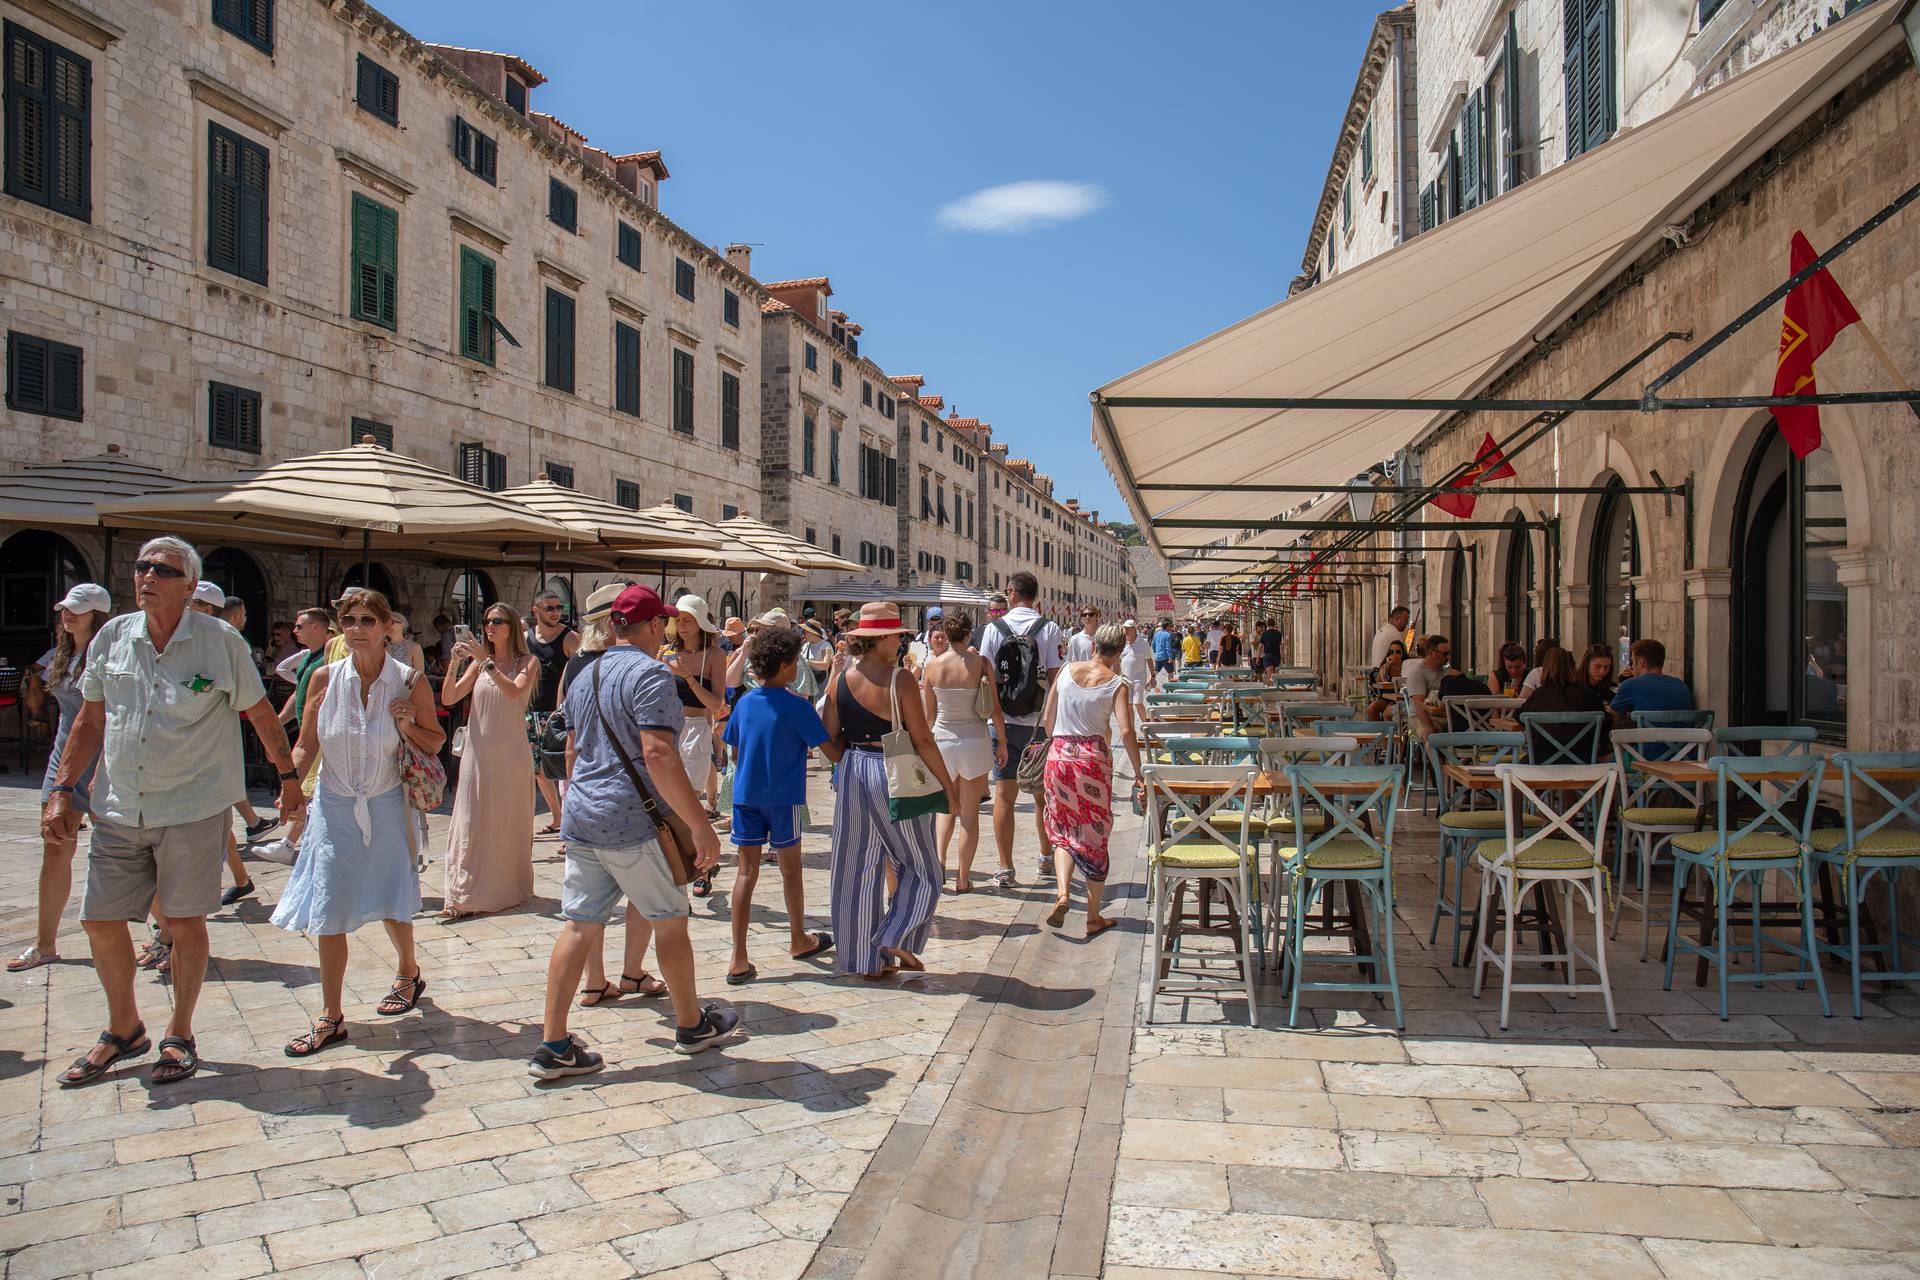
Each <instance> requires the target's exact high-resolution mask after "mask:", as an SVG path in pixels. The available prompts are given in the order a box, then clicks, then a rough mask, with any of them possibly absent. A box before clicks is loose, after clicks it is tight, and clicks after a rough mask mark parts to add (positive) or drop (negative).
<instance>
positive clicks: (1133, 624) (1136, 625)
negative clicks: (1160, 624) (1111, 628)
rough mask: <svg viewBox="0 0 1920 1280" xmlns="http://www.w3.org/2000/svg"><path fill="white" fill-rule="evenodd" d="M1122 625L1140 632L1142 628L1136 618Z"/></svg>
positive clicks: (1129, 619)
mask: <svg viewBox="0 0 1920 1280" xmlns="http://www.w3.org/2000/svg"><path fill="white" fill-rule="evenodd" d="M1120 625H1121V626H1123V627H1133V628H1134V629H1135V630H1138V629H1139V626H1140V622H1139V620H1138V619H1136V618H1128V619H1127V620H1126V621H1125V622H1123V623H1121V624H1120Z"/></svg>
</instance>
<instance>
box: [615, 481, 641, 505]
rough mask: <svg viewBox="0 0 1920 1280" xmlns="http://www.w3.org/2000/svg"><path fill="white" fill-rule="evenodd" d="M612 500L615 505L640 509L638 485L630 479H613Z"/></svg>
mask: <svg viewBox="0 0 1920 1280" xmlns="http://www.w3.org/2000/svg"><path fill="white" fill-rule="evenodd" d="M613 500H614V502H615V504H616V505H619V506H622V507H625V508H626V509H627V510H629V511H638V510H639V509H640V486H639V485H638V484H637V483H635V482H634V481H632V480H615V481H614V482H613Z"/></svg>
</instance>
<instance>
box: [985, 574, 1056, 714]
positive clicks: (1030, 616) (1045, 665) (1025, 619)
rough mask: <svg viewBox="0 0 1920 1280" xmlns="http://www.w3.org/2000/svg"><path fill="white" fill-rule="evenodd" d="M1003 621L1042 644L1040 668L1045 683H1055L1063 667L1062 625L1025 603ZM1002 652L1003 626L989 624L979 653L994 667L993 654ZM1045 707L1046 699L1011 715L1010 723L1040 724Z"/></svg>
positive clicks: (1019, 632) (1036, 642)
mask: <svg viewBox="0 0 1920 1280" xmlns="http://www.w3.org/2000/svg"><path fill="white" fill-rule="evenodd" d="M1001 621H1003V622H1005V623H1006V624H1007V627H1008V628H1009V629H1010V630H1011V631H1012V632H1013V633H1014V634H1015V635H1018V636H1024V635H1029V634H1031V635H1032V636H1033V642H1034V643H1035V644H1036V645H1038V646H1039V647H1040V669H1041V670H1042V671H1044V672H1045V673H1046V683H1048V684H1052V683H1053V673H1054V672H1056V671H1058V670H1059V669H1060V666H1061V662H1060V646H1061V640H1060V626H1059V624H1058V623H1055V622H1050V621H1048V620H1046V619H1045V618H1042V617H1041V616H1040V611H1039V610H1037V609H1035V608H1034V607H1033V606H1031V605H1025V604H1023V605H1020V606H1018V607H1017V608H1013V609H1009V610H1007V615H1006V617H1005V618H1002V619H1001ZM1036 622H1038V623H1039V624H1040V625H1039V626H1038V627H1035V626H1034V625H1033V624H1034V623H1036ZM999 652H1000V628H998V627H996V626H992V625H989V626H988V627H987V630H986V634H985V635H983V636H981V637H980V656H981V657H983V658H985V659H986V660H987V666H988V667H992V666H993V659H994V655H995V654H997V653H999ZM1044 710H1046V703H1045V700H1044V699H1043V700H1042V701H1041V704H1040V705H1039V706H1037V707H1035V708H1034V709H1033V710H1032V711H1031V712H1029V713H1028V714H1026V715H1024V716H1014V715H1010V716H1008V717H1007V723H1008V724H1023V725H1027V726H1028V727H1032V726H1033V725H1037V724H1039V723H1040V713H1041V712H1042V711H1044Z"/></svg>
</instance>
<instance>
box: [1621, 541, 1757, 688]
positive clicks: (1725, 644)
mask: <svg viewBox="0 0 1920 1280" xmlns="http://www.w3.org/2000/svg"><path fill="white" fill-rule="evenodd" d="M1680 579H1681V581H1682V582H1684V583H1686V585H1687V601H1688V607H1690V608H1691V609H1692V610H1693V644H1694V652H1695V653H1696V654H1698V655H1700V656H1701V662H1700V670H1698V671H1685V664H1686V653H1685V651H1684V650H1682V652H1681V653H1680V655H1679V657H1680V662H1679V663H1678V664H1677V667H1678V669H1679V670H1682V671H1683V672H1684V674H1685V678H1686V680H1687V682H1688V683H1689V684H1691V685H1692V686H1693V696H1694V700H1695V701H1696V702H1697V703H1699V705H1701V706H1702V707H1712V708H1713V709H1714V710H1715V711H1717V712H1718V713H1719V715H1720V721H1719V722H1720V723H1721V724H1725V723H1727V716H1728V713H1729V712H1730V711H1731V709H1732V707H1733V683H1732V681H1733V663H1732V662H1731V661H1728V660H1723V661H1718V662H1716V661H1714V660H1713V658H1712V656H1711V655H1715V654H1718V655H1720V656H1721V658H1722V659H1728V658H1730V656H1731V655H1732V653H1733V570H1732V569H1731V568H1729V567H1727V566H1725V565H1721V566H1716V567H1712V568H1700V569H1683V570H1681V572H1680ZM1635 589H1636V590H1638V587H1637V586H1636V587H1635Z"/></svg>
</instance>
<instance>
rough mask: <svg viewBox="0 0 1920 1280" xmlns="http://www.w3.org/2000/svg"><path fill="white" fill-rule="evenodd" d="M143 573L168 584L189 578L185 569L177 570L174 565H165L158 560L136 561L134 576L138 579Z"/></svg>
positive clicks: (134, 563)
mask: <svg viewBox="0 0 1920 1280" xmlns="http://www.w3.org/2000/svg"><path fill="white" fill-rule="evenodd" d="M143 573H150V574H152V575H153V576H154V577H156V578H160V579H162V580H163V581H166V582H172V581H174V580H175V579H177V578H184V577H186V576H187V571H186V570H185V569H176V568H174V567H173V566H172V565H170V564H163V563H162V562H160V561H158V560H135V561H134V562H133V576H134V577H136V578H137V577H139V576H140V575H141V574H143Z"/></svg>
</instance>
